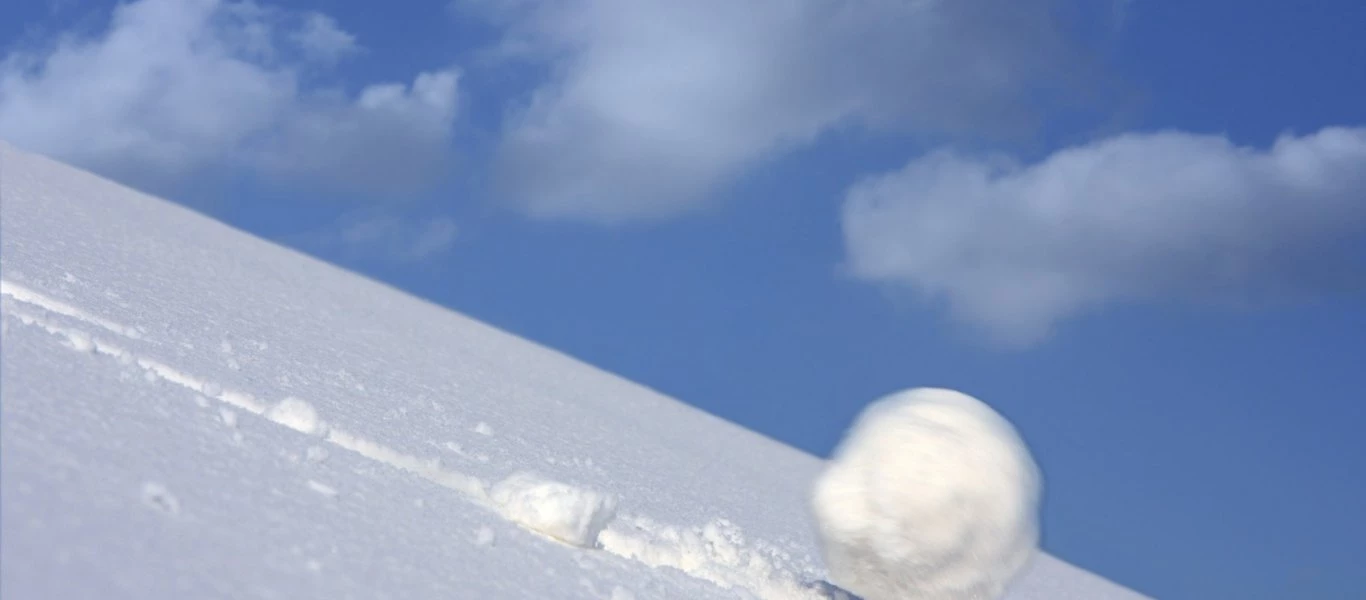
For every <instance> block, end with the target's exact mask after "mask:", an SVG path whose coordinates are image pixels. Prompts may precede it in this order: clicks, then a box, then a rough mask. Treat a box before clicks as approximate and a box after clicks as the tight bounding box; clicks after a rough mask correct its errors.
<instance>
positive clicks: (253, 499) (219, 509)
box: [0, 143, 1141, 600]
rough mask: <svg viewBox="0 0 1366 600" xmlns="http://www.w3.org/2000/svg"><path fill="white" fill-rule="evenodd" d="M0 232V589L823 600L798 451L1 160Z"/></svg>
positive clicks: (1111, 597) (1109, 594)
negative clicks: (0, 571)
mask: <svg viewBox="0 0 1366 600" xmlns="http://www.w3.org/2000/svg"><path fill="white" fill-rule="evenodd" d="M0 211H3V214H0V315H2V317H3V318H0V332H3V333H2V335H3V338H0V339H2V341H3V352H2V353H0V361H3V364H2V365H0V367H2V368H0V396H2V397H0V472H3V473H4V476H3V477H0V530H3V532H4V535H3V536H0V563H3V564H4V566H5V568H4V570H3V577H0V597H4V598H94V597H108V596H110V595H114V596H119V597H137V598H147V599H151V600H162V599H171V598H210V597H215V598H216V597H239V598H240V597H253V598H267V597H273V598H331V597H335V598H377V597H392V598H550V597H553V598H571V599H573V598H595V599H601V598H611V597H616V598H641V599H647V598H697V599H708V598H736V597H752V598H775V599H778V598H830V597H838V596H839V594H840V592H839V590H838V588H835V587H834V586H832V585H830V584H829V583H827V582H826V572H825V570H824V568H823V567H822V566H821V565H822V561H821V558H820V551H819V549H818V548H819V543H818V541H817V536H816V527H815V526H814V525H813V523H812V520H811V518H810V513H809V503H808V496H809V490H810V487H811V485H812V484H813V482H814V481H815V479H816V478H817V476H818V475H819V474H820V471H821V467H822V464H823V463H822V461H820V460H818V459H816V458H815V457H812V456H810V455H807V454H804V453H802V452H798V451H796V450H794V449H792V448H790V447H787V446H784V445H782V444H779V443H777V442H774V441H772V440H770V439H768V438H765V437H763V436H760V435H756V434H754V433H753V432H750V431H748V430H745V429H743V428H740V427H737V426H735V425H733V424H731V423H728V422H725V421H723V420H720V419H717V418H715V417H712V416H710V415H707V414H705V413H702V412H699V411H697V410H696V409H693V408H691V407H689V406H687V405H684V404H682V403H679V402H677V401H675V400H673V399H671V398H668V397H665V396H662V395H660V394H658V393H655V392H653V391H651V390H649V389H646V388H644V387H641V386H639V385H636V384H633V383H631V382H628V381H625V380H623V379H621V378H619V377H616V376H614V375H611V374H609V373H605V372H603V371H600V370H598V369H595V368H593V367H591V366H588V365H585V364H583V363H581V362H578V361H575V360H573V359H571V358H569V357H567V356H564V355H563V354H559V353H557V352H554V351H552V350H549V349H546V348H543V347H541V346H538V345H536V344H533V343H531V342H528V341H525V340H522V339H519V338H517V337H514V336H512V335H509V334H507V333H504V332H502V331H498V330H496V329H493V328H491V327H488V326H486V325H484V324H482V323H479V322H476V321H473V320H470V319H468V318H466V317H464V316H462V315H459V314H457V313H454V312H451V311H449V310H446V309H444V308H441V307H438V306H434V305H432V304H430V303H426V302H423V301H421V300H418V299H415V298H412V297H410V296H407V295H404V294H402V293H400V292H397V291H395V290H393V289H392V288H390V287H388V286H384V285H380V284H378V283H375V282H372V281H369V280H366V279H364V278H362V277H359V276H356V275H354V274H351V273H348V272H345V271H342V270H340V269H337V268H335V267H332V266H330V265H327V264H324V263H321V262H319V261H316V260H313V259H311V258H309V257H306V256H303V255H301V254H298V253H296V252H293V251H291V250H287V249H284V248H280V247H278V246H275V245H273V244H270V243H267V242H265V241H262V240H259V239H257V238H254V237H252V236H250V235H247V234H244V233H242V232H240V231H237V230H234V229H232V228H230V227H227V226H225V225H223V224H221V223H218V222H216V221H213V220H212V219H209V218H206V217H204V216H202V215H199V214H197V213H194V212H191V211H189V210H186V209H184V208H181V207H178V206H175V205H173V204H169V203H167V202H164V201H161V200H159V199H156V198H153V197H150V196H147V195H145V194H141V193H138V192H135V191H132V190H129V189H127V188H124V187H121V186H118V185H116V184H113V183H110V182H108V181H106V180H103V179H100V178H98V177H95V176H93V175H90V174H88V173H84V172H81V171H79V170H76V169H72V168H70V167H67V166H65V165H62V164H60V163H57V162H55V161H51V160H48V159H45V158H42V157H39V156H36V155H32V154H29V153H25V152H22V151H18V150H15V149H13V148H12V147H9V146H8V145H6V144H4V143H0ZM225 342H226V343H225ZM227 358H231V360H230V361H229V360H226V359H227ZM206 401H207V402H206ZM471 423H474V424H478V423H483V425H484V426H482V427H481V426H479V425H475V426H473V427H471V425H470V424H471ZM481 430H482V431H481ZM495 432H496V434H495ZM452 448H454V449H458V450H453V449H452ZM531 472H535V473H537V475H536V476H534V477H533V476H530V475H518V473H531ZM488 482H501V483H499V484H497V485H490V484H489V483H488ZM609 498H611V499H613V500H611V501H609V500H608V499H609ZM609 507H614V509H615V510H608V508H609ZM612 515H615V517H614V518H613V517H612ZM595 538H596V539H595ZM495 540H496V542H495ZM560 540H562V541H564V542H566V543H561V541H560ZM72 574H78V576H72ZM1007 597H1008V598H1012V599H1014V600H1045V599H1046V600H1083V599H1084V600H1127V599H1130V598H1140V597H1141V596H1138V595H1136V594H1134V593H1132V592H1130V591H1128V590H1126V589H1124V588H1122V587H1120V586H1117V585H1115V584H1113V583H1110V582H1108V581H1106V580H1104V579H1102V578H1100V577H1097V576H1095V575H1092V574H1090V573H1087V572H1085V571H1082V570H1080V569H1077V568H1076V567H1073V566H1071V565H1069V564H1067V563H1065V562H1063V561H1060V560H1057V559H1055V558H1053V557H1051V556H1048V555H1047V554H1039V555H1038V556H1037V557H1036V558H1035V560H1034V561H1032V563H1031V564H1030V565H1029V566H1028V567H1027V569H1026V571H1025V572H1024V573H1023V575H1021V577H1020V578H1019V579H1018V580H1017V581H1016V583H1015V584H1014V585H1013V586H1012V588H1011V589H1010V591H1009V592H1008V593H1007Z"/></svg>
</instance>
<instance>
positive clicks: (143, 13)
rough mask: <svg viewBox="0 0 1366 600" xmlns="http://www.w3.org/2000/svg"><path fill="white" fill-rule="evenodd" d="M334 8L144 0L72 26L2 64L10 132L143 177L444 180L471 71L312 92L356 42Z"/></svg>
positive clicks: (387, 182) (370, 184)
mask: <svg viewBox="0 0 1366 600" xmlns="http://www.w3.org/2000/svg"><path fill="white" fill-rule="evenodd" d="M357 50H358V46H357V45H356V42H355V38H354V37H353V36H351V35H350V34H349V33H346V32H345V31H342V30H341V29H340V28H338V27H337V25H336V23H335V22H334V21H333V20H332V19H331V18H329V17H327V16H325V15H322V14H318V13H302V14H301V13H291V12H286V11H283V10H277V9H272V8H268V7H263V6H261V5H257V4H254V3H250V2H231V1H222V0H138V1H136V2H132V3H129V4H121V5H119V6H118V7H117V8H115V9H114V12H113V15H112V18H111V21H110V24H109V27H108V29H107V30H105V31H103V32H102V33H100V34H99V35H97V36H94V37H78V36H66V37H63V38H61V39H59V40H57V41H56V43H55V44H54V45H52V46H51V47H48V48H43V49H40V50H32V51H17V52H14V53H12V54H10V55H9V56H7V57H6V58H5V59H4V60H3V62H0V135H3V136H4V137H5V138H6V139H8V140H10V141H11V142H13V143H15V144H17V145H20V146H23V147H26V148H29V149H32V150H35V151H39V152H43V153H46V154H51V155H54V156H56V157H58V158H61V159H63V160H66V161H69V162H73V163H75V164H78V165H80V166H83V167H86V168H90V169H93V170H96V171H99V172H102V173H104V174H108V175H111V176H114V177H119V178H123V179H125V180H129V181H131V182H134V183H137V184H144V185H152V186H158V185H162V184H166V183H172V182H177V181H184V180H187V179H189V178H191V177H193V176H195V175H197V174H200V173H201V172H202V171H204V170H212V169H220V168H243V167H244V168H248V169H253V170H259V171H260V172H263V173H266V174H268V175H270V176H275V177H283V178H287V179H290V180H296V181H301V182H305V183H325V184H327V185H335V186H338V187H355V186H360V187H361V188H362V189H365V190H370V191H406V190H408V189H411V188H412V187H413V186H415V185H421V184H422V183H424V182H426V181H430V180H431V179H433V178H434V177H436V176H438V175H439V174H440V165H441V163H442V161H443V160H444V158H445V152H446V142H447V140H448V138H449V137H450V135H451V130H452V127H453V122H454V119H455V115H456V107H457V96H456V81H457V79H456V72H455V71H453V70H451V71H439V72H436V73H425V74H422V75H419V76H418V77H417V78H416V80H415V81H414V83H413V85H412V86H411V87H408V86H404V85H400V84H378V85H372V86H369V87H367V88H365V89H364V90H363V91H362V92H361V93H360V95H359V97H358V98H354V99H353V98H349V97H347V96H346V95H345V94H343V93H341V92H340V91H338V90H335V89H326V88H318V87H314V86H312V84H311V83H310V82H311V81H313V80H315V79H316V77H315V75H316V74H317V73H318V72H319V71H321V70H323V69H326V68H327V67H328V66H330V64H331V63H332V62H333V61H335V60H338V59H341V58H343V57H345V56H346V55H348V54H351V53H353V52H356V51H357Z"/></svg>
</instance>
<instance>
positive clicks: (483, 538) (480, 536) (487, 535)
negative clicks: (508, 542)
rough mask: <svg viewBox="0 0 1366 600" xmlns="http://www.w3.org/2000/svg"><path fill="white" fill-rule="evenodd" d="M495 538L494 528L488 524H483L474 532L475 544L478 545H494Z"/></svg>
mask: <svg viewBox="0 0 1366 600" xmlns="http://www.w3.org/2000/svg"><path fill="white" fill-rule="evenodd" d="M494 540H495V538H494V535H493V528H492V527H489V526H488V525H482V526H480V527H479V529H478V530H477V531H475V532H474V545H476V546H492V545H493V542H494Z"/></svg>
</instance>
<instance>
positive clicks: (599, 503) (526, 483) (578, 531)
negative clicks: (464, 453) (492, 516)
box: [491, 472, 616, 548]
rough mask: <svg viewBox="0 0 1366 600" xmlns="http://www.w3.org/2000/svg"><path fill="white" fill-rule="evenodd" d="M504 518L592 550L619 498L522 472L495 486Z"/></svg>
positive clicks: (498, 504) (495, 499) (495, 492)
mask: <svg viewBox="0 0 1366 600" xmlns="http://www.w3.org/2000/svg"><path fill="white" fill-rule="evenodd" d="M491 498H492V499H493V501H494V503H495V504H497V506H498V507H499V508H500V509H501V511H502V513H503V515H504V516H505V517H507V518H508V519H509V520H511V521H512V522H514V523H517V524H518V525H521V526H522V527H525V528H527V529H529V530H531V531H535V532H538V533H542V534H545V535H547V536H550V537H552V538H554V539H557V540H559V541H562V542H564V543H566V544H571V545H574V546H581V547H584V548H592V547H594V546H595V545H596V544H597V539H598V534H599V533H601V532H602V529H603V528H604V527H606V526H607V523H608V522H609V521H611V520H612V517H613V516H615V514H616V498H614V497H612V496H609V495H606V494H602V493H599V492H596V491H593V490H588V489H584V488H580V487H575V486H572V485H569V484H565V483H560V482H558V481H551V480H548V479H544V478H542V477H540V476H539V475H536V474H534V473H527V472H519V473H515V474H513V475H511V476H510V477H508V478H507V479H504V480H503V481H501V482H499V483H498V485H496V486H494V487H493V491H492V493H491Z"/></svg>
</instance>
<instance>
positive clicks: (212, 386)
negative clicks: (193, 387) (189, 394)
mask: <svg viewBox="0 0 1366 600" xmlns="http://www.w3.org/2000/svg"><path fill="white" fill-rule="evenodd" d="M199 391H200V392H203V393H204V395H205V396H208V397H210V398H217V397H218V395H219V394H222V393H223V386H221V385H218V384H217V383H214V382H212V381H208V382H205V383H204V385H203V387H201V388H200V389H199Z"/></svg>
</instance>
